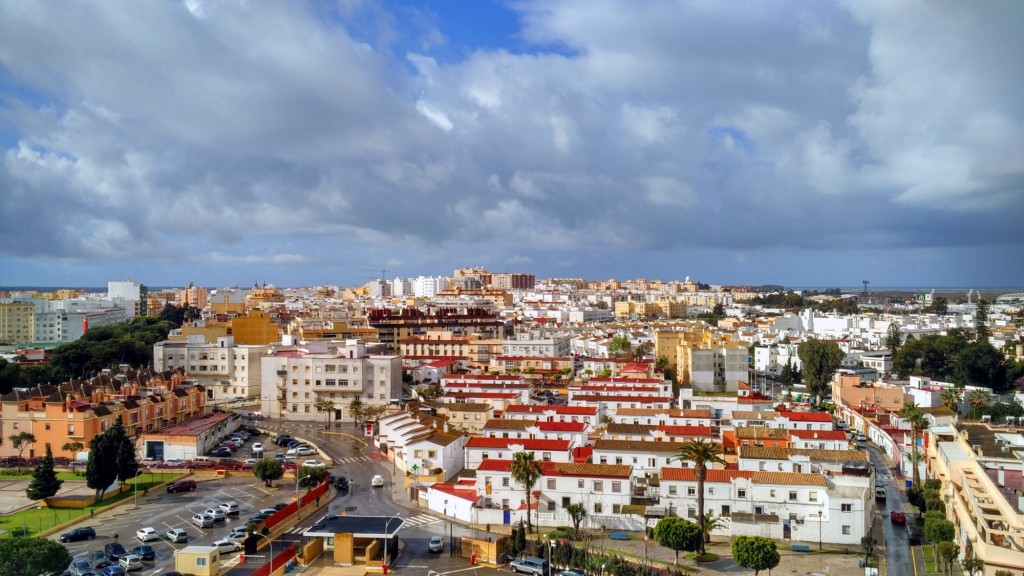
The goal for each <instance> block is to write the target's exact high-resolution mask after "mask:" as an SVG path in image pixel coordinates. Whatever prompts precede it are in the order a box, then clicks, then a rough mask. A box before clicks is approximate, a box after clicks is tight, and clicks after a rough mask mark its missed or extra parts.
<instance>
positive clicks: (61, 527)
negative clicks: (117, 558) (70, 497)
mask: <svg viewBox="0 0 1024 576" xmlns="http://www.w3.org/2000/svg"><path fill="white" fill-rule="evenodd" d="M191 475H192V474H191V473H187V474H182V475H181V476H177V477H174V478H171V479H170V480H168V481H166V482H161V483H160V484H157V485H156V486H153V487H151V488H149V489H150V490H156V489H157V488H163V487H164V486H167V485H168V484H170V483H171V482H177V481H178V480H181V479H182V478H188V477H189V476H191ZM130 501H131V498H124V499H123V500H119V501H117V502H114V503H113V504H108V505H106V506H104V507H102V508H97V509H95V510H93V513H92V515H90V518H92V517H93V516H95V515H96V514H102V513H104V512H106V511H108V510H113V509H114V508H117V507H118V506H121V505H122V504H127V503H129V502H130ZM126 514H127V512H126ZM84 520H85V514H82V515H81V516H79V517H78V518H75V519H74V520H69V521H67V522H65V523H63V524H58V525H56V526H54V527H53V528H50V529H48V530H43V531H42V532H40V533H38V534H35V535H34V536H33V538H46V537H47V536H52V535H53V534H55V533H57V532H60V531H61V530H64V529H65V528H70V527H72V526H74V525H75V524H78V523H79V522H82V521H84Z"/></svg>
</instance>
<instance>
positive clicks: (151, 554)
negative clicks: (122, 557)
mask: <svg viewBox="0 0 1024 576" xmlns="http://www.w3.org/2000/svg"><path fill="white" fill-rule="evenodd" d="M132 554H135V555H136V556H138V557H139V558H142V559H143V560H155V559H156V550H154V549H153V547H152V546H149V545H146V544H143V545H141V546H136V547H135V548H132Z"/></svg>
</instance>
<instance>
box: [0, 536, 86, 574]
mask: <svg viewBox="0 0 1024 576" xmlns="http://www.w3.org/2000/svg"><path fill="white" fill-rule="evenodd" d="M68 564H71V553H69V552H68V549H67V548H65V547H64V545H63V544H61V543H60V542H57V541H56V540H48V539H46V538H0V574H3V575H4V576H39V575H40V574H60V573H61V572H62V571H63V570H64V569H65V568H67V567H68Z"/></svg>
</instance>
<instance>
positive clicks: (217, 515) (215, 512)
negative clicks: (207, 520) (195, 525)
mask: <svg viewBox="0 0 1024 576" xmlns="http://www.w3.org/2000/svg"><path fill="white" fill-rule="evenodd" d="M202 513H203V514H206V515H208V516H213V519H214V521H216V522H220V521H223V520H225V519H226V518H227V517H228V515H227V513H226V512H224V510H223V509H221V507H220V506H215V507H213V508H207V509H206V510H203V512H202Z"/></svg>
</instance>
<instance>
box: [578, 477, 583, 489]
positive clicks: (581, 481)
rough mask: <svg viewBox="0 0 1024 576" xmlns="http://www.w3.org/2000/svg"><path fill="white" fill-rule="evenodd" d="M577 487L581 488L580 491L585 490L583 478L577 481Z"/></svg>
mask: <svg viewBox="0 0 1024 576" xmlns="http://www.w3.org/2000/svg"><path fill="white" fill-rule="evenodd" d="M576 487H577V488H579V489H580V490H582V489H583V479H582V478H581V479H580V480H577V481H576Z"/></svg>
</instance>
